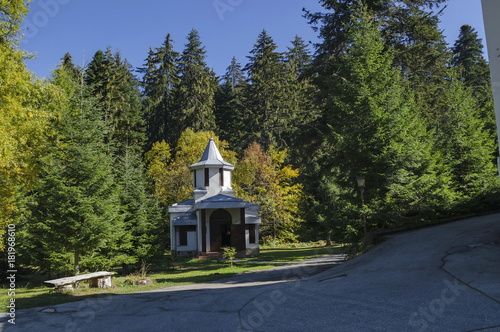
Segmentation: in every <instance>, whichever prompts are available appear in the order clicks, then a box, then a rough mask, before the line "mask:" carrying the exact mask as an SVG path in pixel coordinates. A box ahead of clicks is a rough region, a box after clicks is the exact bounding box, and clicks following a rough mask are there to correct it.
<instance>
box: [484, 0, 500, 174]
mask: <svg viewBox="0 0 500 332" xmlns="http://www.w3.org/2000/svg"><path fill="white" fill-rule="evenodd" d="M481 4H482V7H483V20H484V30H485V32H486V44H487V49H488V59H489V63H490V72H491V85H492V87H493V99H494V102H495V114H496V120H497V134H498V137H499V140H500V126H499V124H500V19H499V17H500V1H498V0H482V2H481ZM498 167H499V170H500V158H499V159H498ZM499 173H500V171H499Z"/></svg>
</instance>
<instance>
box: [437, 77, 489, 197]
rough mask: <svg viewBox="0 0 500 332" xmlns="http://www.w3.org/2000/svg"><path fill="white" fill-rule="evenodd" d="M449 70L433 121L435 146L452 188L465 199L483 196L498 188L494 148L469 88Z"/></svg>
mask: <svg viewBox="0 0 500 332" xmlns="http://www.w3.org/2000/svg"><path fill="white" fill-rule="evenodd" d="M458 76H459V75H457V74H456V73H455V70H453V69H451V70H450V74H449V77H450V82H449V85H448V87H447V89H443V97H442V99H443V104H442V105H437V106H438V107H439V109H440V112H439V116H437V117H436V118H435V119H434V122H435V125H434V128H435V130H434V131H435V135H436V144H437V147H438V148H439V150H440V151H441V153H442V154H443V156H444V157H445V162H446V165H447V166H448V167H449V169H450V171H451V175H452V180H453V185H454V187H455V188H456V190H457V191H458V193H459V194H460V195H461V196H462V197H465V198H471V197H475V196H477V195H479V194H484V193H485V192H488V191H489V190H491V189H492V188H493V187H494V186H496V185H498V183H497V182H498V180H497V176H496V173H497V169H496V167H495V165H494V162H493V161H494V155H495V153H496V144H495V139H494V136H493V134H492V132H490V131H487V130H484V127H485V120H484V119H483V118H482V117H481V116H480V112H481V109H479V108H478V107H477V101H476V99H475V98H474V97H473V95H472V92H471V90H470V88H469V87H467V86H466V85H465V84H464V83H463V82H461V81H460V80H459V79H458V78H457V77H458Z"/></svg>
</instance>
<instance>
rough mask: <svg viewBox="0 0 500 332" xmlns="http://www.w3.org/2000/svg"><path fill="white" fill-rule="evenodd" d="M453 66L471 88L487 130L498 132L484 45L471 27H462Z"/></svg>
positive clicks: (453, 50) (456, 44)
mask: <svg viewBox="0 0 500 332" xmlns="http://www.w3.org/2000/svg"><path fill="white" fill-rule="evenodd" d="M451 50H452V53H453V57H452V60H451V65H452V66H453V67H456V68H457V69H458V70H459V72H460V76H461V80H462V81H463V83H464V84H465V85H466V86H467V87H469V88H470V89H471V90H472V92H473V96H474V97H475V98H476V100H477V107H478V108H479V110H480V113H479V116H481V117H482V118H483V119H484V121H485V125H486V128H487V130H489V131H491V132H492V133H494V132H495V131H496V122H495V112H494V108H493V95H492V90H491V80H490V69H489V67H488V64H487V62H486V60H485V59H484V56H483V44H482V42H481V39H480V38H479V37H478V34H477V31H476V30H475V29H474V28H472V27H471V26H470V25H467V24H465V25H462V26H461V27H460V34H459V35H458V39H457V40H456V42H455V44H454V45H453V47H452V49H451Z"/></svg>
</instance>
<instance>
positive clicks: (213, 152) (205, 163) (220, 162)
mask: <svg viewBox="0 0 500 332" xmlns="http://www.w3.org/2000/svg"><path fill="white" fill-rule="evenodd" d="M210 166H215V167H225V168H230V169H234V165H232V164H230V163H228V162H227V161H224V158H222V155H221V154H220V152H219V149H217V146H216V145H215V142H214V139H213V138H210V140H209V141H208V144H207V147H206V148H205V152H203V155H202V156H201V159H200V161H198V162H197V163H196V164H193V165H191V166H190V168H191V169H193V168H203V167H210Z"/></svg>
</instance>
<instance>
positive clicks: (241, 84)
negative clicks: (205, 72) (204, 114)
mask: <svg viewBox="0 0 500 332" xmlns="http://www.w3.org/2000/svg"><path fill="white" fill-rule="evenodd" d="M245 85H246V81H245V75H244V73H243V70H242V68H241V65H240V63H239V62H238V61H237V60H236V58H235V57H233V58H232V59H231V64H230V65H229V67H227V69H226V73H225V74H224V76H223V77H222V82H220V83H219V86H218V89H217V93H216V95H215V119H216V124H217V128H218V129H219V131H220V136H221V138H222V139H224V140H226V141H228V142H230V143H231V146H234V147H237V148H238V150H241V151H242V150H243V148H244V147H245V143H244V142H241V141H240V140H239V138H241V137H243V136H244V134H243V132H244V131H245V129H246V128H245V124H244V122H243V121H242V113H243V109H244V107H245V105H244V104H245V103H244V101H243V91H244V89H245Z"/></svg>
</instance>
